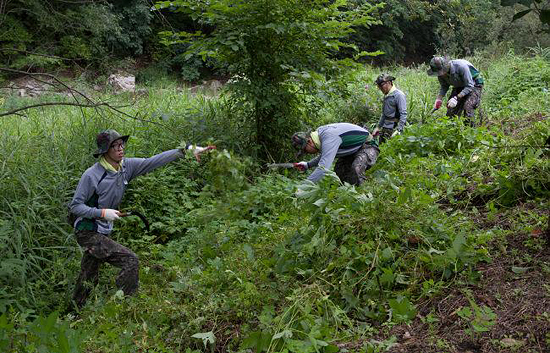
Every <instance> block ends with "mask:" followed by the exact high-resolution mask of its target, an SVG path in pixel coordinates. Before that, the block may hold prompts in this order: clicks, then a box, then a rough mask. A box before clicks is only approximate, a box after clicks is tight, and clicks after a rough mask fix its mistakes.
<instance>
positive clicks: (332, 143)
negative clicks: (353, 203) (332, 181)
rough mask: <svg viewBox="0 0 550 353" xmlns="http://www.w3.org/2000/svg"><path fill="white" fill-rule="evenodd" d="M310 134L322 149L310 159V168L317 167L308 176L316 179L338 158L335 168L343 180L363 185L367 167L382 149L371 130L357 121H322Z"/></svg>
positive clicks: (374, 161) (374, 160) (316, 180)
mask: <svg viewBox="0 0 550 353" xmlns="http://www.w3.org/2000/svg"><path fill="white" fill-rule="evenodd" d="M311 137H312V140H313V142H314V144H315V145H316V147H317V148H318V149H319V150H320V154H319V156H317V157H316V158H314V159H312V160H311V161H309V162H307V165H308V168H313V167H316V168H315V170H314V171H313V173H311V175H310V176H309V177H308V180H311V181H312V182H314V183H316V182H318V181H319V180H320V179H321V178H322V177H323V176H324V174H325V170H328V169H329V168H330V167H331V166H332V163H333V162H334V159H335V158H338V161H337V162H336V165H335V167H334V171H335V172H336V175H338V177H339V178H340V180H342V181H343V182H344V181H345V182H348V183H350V184H353V185H360V184H361V183H363V181H364V180H365V171H366V170H367V169H369V168H370V167H371V166H373V165H374V163H376V159H377V158H378V154H379V153H380V150H379V149H378V146H377V144H376V141H375V140H374V139H373V138H372V135H371V134H370V132H369V131H367V130H366V129H364V128H362V127H360V126H357V125H355V124H349V123H335V124H328V125H323V126H321V127H319V128H318V129H317V130H316V131H315V132H313V133H311Z"/></svg>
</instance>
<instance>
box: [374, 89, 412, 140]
mask: <svg viewBox="0 0 550 353" xmlns="http://www.w3.org/2000/svg"><path fill="white" fill-rule="evenodd" d="M396 122H397V130H399V131H403V128H404V127H405V124H406V123H407V99H406V98H405V93H403V91H401V90H399V89H395V90H394V91H393V92H391V93H388V94H387V95H386V96H385V97H384V104H383V106H382V116H381V117H380V121H379V122H378V128H380V129H381V128H383V127H385V128H387V129H393V128H394V127H395V123H396Z"/></svg>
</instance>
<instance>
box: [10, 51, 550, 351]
mask: <svg viewBox="0 0 550 353" xmlns="http://www.w3.org/2000/svg"><path fill="white" fill-rule="evenodd" d="M470 60H471V61H472V62H474V63H475V64H476V65H477V66H478V67H480V68H481V69H482V72H483V74H484V76H485V77H486V81H487V84H486V87H485V93H484V101H483V112H484V114H483V118H484V119H483V124H482V126H480V127H477V128H470V127H466V126H464V125H463V124H462V122H461V121H460V120H458V119H448V118H445V117H443V116H442V112H438V113H436V114H435V115H430V114H429V111H430V108H431V104H432V101H433V99H434V97H435V94H436V92H437V83H436V80H435V79H429V78H427V76H426V73H425V70H426V67H425V66H424V65H420V66H418V67H415V68H403V67H397V66H396V67H391V68H385V69H384V70H387V71H390V72H391V73H393V74H395V76H396V77H397V78H398V79H397V81H396V83H397V85H398V86H399V87H400V88H401V89H403V90H404V91H405V92H406V93H407V95H408V103H409V113H410V119H409V122H410V125H409V126H408V127H407V128H406V130H405V133H404V134H403V135H401V136H399V137H397V138H394V139H392V140H391V141H390V142H389V143H387V144H386V145H384V147H383V150H382V153H381V155H380V158H379V161H378V163H377V164H376V166H375V168H373V169H372V170H370V171H369V173H368V181H367V182H366V183H365V185H364V186H362V187H352V186H349V185H342V184H341V183H340V182H339V180H338V179H337V178H336V177H335V176H334V175H329V176H328V177H325V178H324V179H323V181H322V182H321V183H320V184H318V185H310V184H304V183H303V182H302V179H303V177H304V176H303V175H302V174H299V173H298V172H296V171H287V172H282V173H279V172H274V171H271V172H266V171H265V170H264V169H263V168H262V165H260V164H259V163H258V161H257V160H255V159H251V158H249V157H246V155H247V153H246V148H244V147H243V146H246V145H247V143H248V141H247V139H246V136H245V135H243V131H244V130H243V129H245V127H243V126H241V125H236V124H235V120H234V116H232V114H234V110H233V109H229V108H228V102H230V101H231V97H230V96H227V95H226V94H222V95H221V96H214V97H209V96H203V95H190V94H188V93H186V91H181V90H180V89H179V88H178V87H176V86H175V85H174V84H171V83H168V82H167V81H158V82H156V83H155V84H152V85H149V86H143V88H145V89H146V91H147V94H144V95H141V96H139V97H135V96H133V95H131V94H122V95H118V96H114V95H111V94H109V93H94V94H100V95H101V94H104V95H106V96H105V97H98V99H103V98H109V99H110V102H111V103H112V104H116V103H119V104H124V103H127V102H129V101H132V102H133V104H132V105H131V106H128V107H126V108H124V111H125V112H126V113H127V114H128V116H126V115H124V116H121V115H120V114H119V113H117V112H115V111H112V110H108V109H99V108H98V109H92V108H82V109H76V108H71V107H44V108H40V109H37V110H29V111H27V112H26V115H25V116H15V115H12V116H9V117H4V118H3V119H2V120H1V121H0V131H1V135H0V155H1V158H0V161H1V164H0V195H1V198H0V210H1V211H0V212H1V213H0V214H1V216H0V236H1V239H2V240H1V242H0V245H1V247H0V254H1V256H0V283H1V285H0V312H1V313H2V315H1V316H0V347H1V349H2V350H3V351H28V352H38V351H52V352H53V351H55V352H74V351H90V352H95V351H102V352H107V351H108V352H133V351H151V352H174V351H184V352H199V351H234V352H237V351H241V352H250V351H254V352H336V351H346V350H347V351H357V352H380V351H384V350H386V349H390V347H392V346H393V345H394V343H395V342H396V341H397V340H399V337H396V336H395V335H392V334H391V333H390V329H391V328H392V327H397V326H399V325H409V324H412V322H413V320H422V322H425V323H427V324H430V325H432V326H431V327H435V325H436V324H437V322H438V321H443V317H441V316H439V315H438V312H437V311H436V310H432V311H429V312H428V314H426V313H425V312H423V313H422V315H420V304H421V303H426V302H428V303H429V302H431V301H437V300H439V299H438V298H441V296H442V295H444V294H445V293H447V292H448V290H449V289H451V288H462V290H464V291H465V293H469V292H468V291H470V290H471V288H473V287H475V285H476V283H479V281H480V280H481V278H480V277H481V276H480V271H479V266H480V265H481V264H486V263H490V262H491V261H496V260H497V259H498V258H499V257H503V256H510V255H511V256H514V259H515V260H514V261H515V262H514V266H513V267H510V268H508V270H509V272H510V273H511V274H512V275H517V276H527V275H529V273H531V272H530V271H531V270H533V271H537V272H538V271H541V272H542V273H543V274H544V275H545V276H546V278H548V276H549V275H550V273H549V270H548V266H547V265H546V266H544V265H541V264H540V263H539V262H538V261H539V260H537V257H536V256H533V257H530V256H526V254H522V253H518V252H517V251H514V250H513V249H509V248H508V245H507V244H508V240H507V239H508V238H509V237H511V236H513V235H514V234H517V233H526V234H535V233H536V232H538V233H536V234H540V229H543V230H544V229H545V227H546V226H547V222H548V220H547V216H546V215H545V214H544V211H543V210H544V209H545V208H547V207H548V206H549V205H548V196H549V192H550V189H549V186H550V185H549V178H548V176H549V175H550V163H549V159H548V157H549V154H548V149H547V148H545V147H544V146H545V143H547V139H548V136H550V120H548V118H547V116H548V114H550V111H549V110H550V109H549V105H548V101H549V98H550V97H549V93H548V89H549V88H550V61H549V57H548V52H547V51H545V50H539V51H538V53H537V55H532V56H519V55H516V54H514V53H513V52H510V53H508V54H506V55H504V56H503V57H490V56H488V55H487V56H476V57H471V58H470ZM379 71H380V69H375V68H372V67H370V66H367V67H365V68H364V69H361V70H358V71H354V72H353V73H351V76H350V77H353V79H351V80H348V81H346V83H345V84H346V85H348V89H349V90H348V91H349V92H354V93H353V94H352V95H351V96H348V95H345V96H339V95H338V93H334V94H333V95H332V96H330V97H329V99H326V100H325V104H322V105H319V106H318V120H317V121H315V122H314V124H315V125H314V126H312V127H315V126H318V125H321V124H324V123H328V122H334V121H350V122H355V123H359V124H367V125H369V126H370V125H372V124H373V123H374V122H376V120H377V117H378V114H379V109H380V104H379V102H380V97H381V95H380V92H378V91H376V90H373V89H371V90H367V91H365V89H364V88H363V87H364V85H365V83H371V82H373V81H374V78H375V77H376V76H377V75H378V73H379ZM336 92H339V91H336ZM90 95H92V93H90ZM4 98H5V101H4V104H5V105H6V106H13V105H17V104H21V103H25V102H26V103H28V102H29V99H30V98H19V97H15V96H6V97H4ZM313 98H314V97H311V99H312V101H313ZM25 99H26V100H25ZM33 99H34V100H37V101H41V100H50V99H51V97H47V96H41V97H38V98H33ZM316 102H318V101H316ZM365 102H366V103H367V104H366V105H365ZM316 104H319V103H316ZM137 113H139V114H137ZM129 116H130V117H136V116H137V117H138V119H132V118H130V117H129ZM107 127H112V128H115V129H117V130H119V131H123V132H125V133H130V134H131V135H132V138H131V139H130V143H129V145H128V151H127V154H128V155H133V156H148V155H151V154H153V153H156V152H160V151H162V150H166V149H169V148H174V147H176V146H177V145H179V143H180V141H181V140H187V141H195V142H197V143H207V142H215V143H216V144H217V145H218V150H217V151H216V152H214V153H212V154H210V155H209V156H207V157H206V158H203V161H202V162H201V164H198V163H197V162H196V161H194V159H192V158H189V159H185V160H181V161H178V162H175V163H173V164H171V165H169V166H167V167H165V168H163V169H160V170H158V171H155V172H154V173H152V174H149V175H147V176H143V177H141V178H138V179H136V180H135V181H134V182H133V183H132V184H131V189H130V190H129V191H128V193H127V195H126V198H125V200H124V204H123V206H122V207H121V208H122V209H137V210H139V211H141V212H142V213H144V214H146V215H147V217H148V218H149V220H150V222H151V231H150V232H148V233H147V232H145V231H144V229H143V225H142V224H141V223H140V222H139V220H138V219H132V218H127V219H123V220H121V221H120V222H119V224H118V229H117V231H116V232H115V233H114V234H113V237H114V238H115V239H116V240H118V241H119V242H121V243H123V244H125V245H127V246H129V247H130V248H131V249H133V250H134V251H135V252H136V253H137V254H138V255H139V256H140V261H141V273H140V275H141V278H140V283H141V289H140V291H139V294H138V295H137V296H135V297H131V298H124V297H123V296H122V295H121V294H122V293H121V292H117V291H116V289H115V286H114V283H113V277H114V275H115V273H116V270H115V269H113V268H111V267H108V266H107V267H104V268H103V269H102V273H101V277H100V285H99V286H98V287H97V288H96V289H95V290H94V292H93V296H92V298H91V299H90V301H89V303H88V304H87V306H86V307H85V308H84V310H83V311H82V312H81V313H80V314H79V315H77V316H75V315H74V314H66V313H65V309H66V307H67V305H68V302H69V299H70V294H71V293H70V291H71V290H72V288H73V285H74V281H75V278H76V276H77V273H78V271H79V259H80V254H81V253H80V251H81V250H80V249H79V248H78V246H77V245H76V242H75V240H74V238H73V236H72V233H71V229H70V227H69V226H68V225H67V224H66V223H65V216H66V212H65V204H66V202H67V201H68V200H69V199H70V198H71V196H72V193H73V192H74V188H75V186H76V183H77V181H78V178H79V177H80V174H81V173H82V172H83V171H84V170H85V169H86V168H87V167H88V166H89V165H90V164H91V163H93V162H94V159H93V157H92V156H91V152H92V151H93V149H94V146H93V139H94V136H95V134H96V133H97V131H99V130H100V129H102V128H107ZM287 133H288V135H290V134H291V133H292V132H291V131H287ZM514 146H517V147H514ZM291 156H292V155H291V154H290V153H289V154H288V155H287V158H288V160H291V158H292V157H291ZM522 205H530V207H527V208H523V209H520V208H518V207H520V206H522ZM497 220H498V221H497ZM524 246H526V247H527V249H534V251H536V252H540V251H542V249H544V248H545V247H546V246H547V245H545V243H544V238H543V237H535V236H533V237H531V238H529V239H528V240H526V241H525V242H524ZM545 295H548V294H545ZM543 296H544V295H543ZM468 298H469V300H470V301H469V302H467V304H465V305H463V306H461V307H460V310H458V311H457V314H456V315H459V317H460V320H459V321H458V322H459V325H461V326H460V327H461V330H463V331H461V332H468V333H469V335H470V336H471V340H472V341H474V342H477V341H479V340H482V339H483V338H484V337H488V336H487V335H489V334H490V333H491V329H492V328H494V327H496V326H495V324H496V323H498V322H499V320H500V319H501V317H499V315H497V305H496V304H494V305H493V306H491V305H487V304H485V303H484V302H480V301H479V299H476V297H475V296H473V295H470V296H469V297H468ZM541 303H542V302H541ZM540 308H541V311H540V316H538V317H535V318H533V317H531V318H530V320H533V322H534V323H535V324H536V325H538V326H540V327H547V328H548V327H549V326H550V322H549V320H548V314H549V313H550V307H548V306H545V305H541V306H540ZM547 332H548V331H547ZM433 335H434V336H433V340H434V341H433V343H429V344H431V346H430V347H437V348H434V351H441V350H443V349H446V350H448V351H456V349H457V348H456V346H454V343H453V342H452V341H450V340H445V339H442V338H439V337H436V336H435V335H436V334H435V332H434V333H433ZM508 335H510V336H511V338H515V339H517V340H522V341H524V342H525V343H524V344H525V345H527V346H528V347H543V348H544V349H548V347H549V343H548V342H549V339H550V337H549V336H548V335H547V334H546V336H545V334H544V333H542V334H533V335H530V336H529V335H527V334H525V335H524V333H522V332H509V333H508ZM501 338H503V337H501ZM490 342H492V341H490ZM427 344H428V343H427ZM489 345H490V347H493V349H494V350H490V351H503V350H505V349H504V348H503V347H501V343H500V341H496V342H494V343H489ZM510 351H511V350H510ZM533 351H535V350H533Z"/></svg>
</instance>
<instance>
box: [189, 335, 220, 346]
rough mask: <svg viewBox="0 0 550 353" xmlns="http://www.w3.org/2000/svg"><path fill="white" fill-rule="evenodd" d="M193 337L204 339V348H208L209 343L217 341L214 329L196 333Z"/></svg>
mask: <svg viewBox="0 0 550 353" xmlns="http://www.w3.org/2000/svg"><path fill="white" fill-rule="evenodd" d="M191 337H193V338H198V339H202V343H203V344H204V348H206V346H207V345H208V343H210V344H214V343H215V342H216V336H214V333H213V332H212V331H208V332H199V333H195V334H194V335H193V336H191Z"/></svg>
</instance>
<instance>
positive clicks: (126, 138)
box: [93, 135, 130, 158]
mask: <svg viewBox="0 0 550 353" xmlns="http://www.w3.org/2000/svg"><path fill="white" fill-rule="evenodd" d="M129 138H130V135H124V136H120V137H119V138H117V139H116V140H122V141H124V143H126V142H128V139H129ZM116 140H113V141H112V142H111V144H112V143H113V142H115V141H116ZM109 147H110V146H109ZM107 151H109V149H107ZM107 151H101V150H100V149H99V148H98V149H97V150H96V151H95V152H94V154H93V156H94V157H95V158H97V157H99V156H101V155H102V154H105V153H107Z"/></svg>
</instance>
